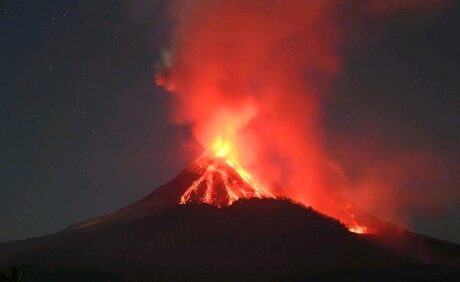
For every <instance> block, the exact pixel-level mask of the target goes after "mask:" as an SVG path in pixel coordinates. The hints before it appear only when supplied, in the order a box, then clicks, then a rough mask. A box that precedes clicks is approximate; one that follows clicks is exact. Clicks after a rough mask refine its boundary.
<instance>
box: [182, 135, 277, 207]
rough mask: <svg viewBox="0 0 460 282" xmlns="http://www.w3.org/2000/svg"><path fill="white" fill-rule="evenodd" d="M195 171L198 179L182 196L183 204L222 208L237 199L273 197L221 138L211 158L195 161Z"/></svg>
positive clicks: (216, 141)
mask: <svg viewBox="0 0 460 282" xmlns="http://www.w3.org/2000/svg"><path fill="white" fill-rule="evenodd" d="M194 171H195V172H196V173H197V174H198V175H199V178H198V179H197V180H196V181H195V182H193V184H192V185H191V186H190V187H188V188H187V189H186V190H185V192H184V193H183V194H182V196H181V198H180V202H179V203H180V204H186V203H190V202H201V203H207V204H211V205H215V206H218V207H222V206H229V205H231V204H232V203H233V202H235V201H237V200H238V199H248V198H274V196H273V195H272V194H271V193H270V192H268V191H267V190H265V189H263V188H261V187H260V186H259V185H258V184H257V183H256V182H255V181H254V180H253V179H252V176H251V175H250V174H249V173H248V172H247V171H246V170H245V169H244V168H243V167H241V165H239V164H238V162H237V161H236V153H235V151H234V150H232V146H231V143H230V142H229V141H228V140H223V139H222V138H220V137H219V138H217V139H216V140H215V142H214V143H213V145H212V152H211V154H210V156H209V155H208V156H203V157H201V158H200V159H199V160H198V161H197V162H196V164H195V168H194Z"/></svg>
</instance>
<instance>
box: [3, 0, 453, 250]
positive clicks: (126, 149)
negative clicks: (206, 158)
mask: <svg viewBox="0 0 460 282" xmlns="http://www.w3.org/2000/svg"><path fill="white" fill-rule="evenodd" d="M165 8H166V5H165V4H164V3H162V1H148V0H139V1H117V0H110V1H109V0H100V1H93V0H82V1H62V0H48V1H19V0H11V1H2V2H0V36H1V47H0V48H1V52H0V128H1V132H0V241H6V240H13V239H19V238H26V237H31V236H37V235H43V234H46V233H51V232H56V231H59V230H62V229H63V228H65V227H66V226H68V225H70V224H72V223H75V222H78V221H81V220H83V219H86V218H89V217H93V216H96V215H100V214H104V213H108V212H111V211H113V210H115V209H118V208H121V207H123V206H125V205H127V204H129V203H131V202H133V201H135V200H137V199H139V198H141V197H143V196H145V195H146V194H148V193H150V192H151V191H152V189H153V188H155V187H157V186H159V185H160V184H162V183H164V182H165V181H167V180H169V179H171V178H172V177H173V176H175V175H176V174H177V173H178V172H179V171H180V170H181V169H183V168H184V165H185V164H187V163H188V162H189V161H190V160H191V157H190V156H188V155H186V154H185V153H184V152H183V150H182V149H181V148H182V147H181V140H185V139H187V137H188V135H189V133H188V131H187V129H186V128H181V127H178V126H175V125H172V124H171V123H169V122H168V111H167V106H168V103H167V102H168V94H167V93H166V92H165V91H164V90H163V89H161V88H159V87H156V86H155V85H154V84H153V82H152V77H153V74H154V72H155V68H154V65H155V62H156V61H158V59H159V57H160V52H161V50H162V48H165V47H167V46H168V38H169V35H170V32H171V23H170V22H169V21H168V19H167V16H166V11H165ZM459 26H460V4H456V5H454V6H453V7H451V8H450V9H448V10H447V11H445V12H444V13H443V14H441V15H440V16H437V17H434V18H431V19H429V20H424V21H422V22H419V21H417V22H412V21H411V20H408V19H404V18H399V19H396V20H394V21H391V22H389V23H388V24H386V26H385V30H384V31H383V32H381V33H380V34H379V35H378V36H366V38H365V39H362V38H360V37H359V34H360V33H356V34H355V35H354V36H356V38H352V39H351V40H348V43H347V45H346V46H344V48H343V56H344V66H343V71H342V72H341V74H340V75H339V77H337V79H336V80H335V81H334V84H333V87H332V92H334V93H336V94H337V95H331V96H333V97H336V98H335V99H334V100H333V101H331V102H330V103H331V105H330V106H329V107H328V111H327V113H326V118H325V121H324V122H325V127H327V128H328V129H329V130H330V131H331V132H335V134H334V135H335V136H337V135H339V136H349V137H350V138H349V139H350V140H355V139H356V138H359V136H360V134H361V132H362V130H363V128H366V124H372V125H373V126H372V128H373V130H374V131H375V132H377V133H375V134H376V135H379V136H380V138H379V140H382V139H383V140H387V139H388V140H391V142H390V143H391V144H393V145H392V148H394V149H393V151H404V150H409V149H411V148H413V147H417V148H421V150H428V151H430V152H432V153H434V154H437V155H439V156H440V158H441V159H442V160H443V162H445V163H446V171H445V172H444V173H445V174H446V175H447V176H446V177H445V178H443V179H447V181H440V182H439V183H436V181H434V183H430V186H429V187H427V188H424V189H439V187H437V185H443V187H444V186H449V187H448V189H447V190H448V191H450V193H452V198H453V199H454V200H453V201H451V202H450V203H449V205H446V206H445V207H444V208H443V210H442V212H436V213H433V216H431V217H429V218H427V217H425V216H420V214H419V213H416V212H414V213H413V214H410V211H409V214H410V215H411V220H410V222H411V227H412V228H413V229H415V230H416V231H418V232H422V233H425V234H429V235H432V236H435V237H438V238H442V239H446V240H451V241H455V242H460V216H459V214H460V201H459V198H458V195H459V193H460V192H459V190H460V187H459V186H458V184H459V179H460V176H458V175H457V174H458V168H459V166H460V150H459V148H458V147H459V146H458V145H459V143H460V128H459V124H460V111H459V110H458V108H459V101H460V100H459V96H460V95H459V92H460V76H459V74H460V37H459V36H458V27H459ZM334 93H333V94H334ZM382 136H383V137H382ZM337 140H338V139H337ZM340 141H341V142H342V141H343V139H340ZM330 142H331V144H332V145H331V146H334V147H337V144H333V143H334V141H330ZM344 143H346V142H344ZM347 146H350V145H349V144H344V148H347ZM370 147H371V148H372V146H370ZM386 152H388V150H386ZM377 155H378V154H377ZM380 157H385V156H380ZM422 186H423V183H422V184H420V187H422ZM442 191H445V189H443V190H442ZM421 193H423V191H422V192H421ZM377 216H378V215H377Z"/></svg>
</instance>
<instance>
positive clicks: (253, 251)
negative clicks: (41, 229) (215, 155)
mask: <svg viewBox="0 0 460 282" xmlns="http://www.w3.org/2000/svg"><path fill="white" fill-rule="evenodd" d="M225 169H230V168H227V167H226V168H225ZM230 172H231V171H230ZM200 175H202V171H201V170H200V169H197V167H196V166H195V165H192V166H190V167H189V168H187V169H186V170H184V171H183V172H182V173H181V174H179V175H178V176H177V177H176V178H174V179H173V180H171V181H170V182H168V183H166V184H165V185H163V186H161V187H159V188H158V189H156V190H154V192H152V193H151V194H150V195H148V196H147V197H145V198H144V199H142V200H140V201H138V202H136V203H133V204H132V205H130V206H128V207H126V208H124V209H121V210H119V211H116V212H114V213H112V214H109V215H106V216H102V217H98V218H95V219H91V220H88V221H85V222H82V223H79V224H76V225H74V226H72V227H70V228H68V229H67V230H64V231H62V232H58V233H56V234H52V235H49V236H44V237H40V238H34V239H29V240H23V241H17V242H9V243H4V244H1V245H0V266H1V267H3V269H5V270H6V271H7V270H8V269H10V268H11V267H12V266H15V267H16V268H17V269H18V271H20V273H21V274H22V277H23V281H280V280H281V281H283V280H284V281H318V280H320V281H337V280H342V281H343V280H350V281H395V280H397V281H401V280H402V281H420V280H424V281H458V280H457V279H458V278H459V277H460V276H459V275H460V271H459V268H458V265H459V263H460V260H459V258H460V246H458V245H455V244H451V243H447V242H442V241H438V240H435V239H432V238H428V237H426V236H422V235H417V234H414V233H411V232H409V231H407V230H403V229H401V228H398V227H394V226H392V225H390V224H386V223H383V222H382V223H381V225H382V226H386V227H385V228H386V229H385V228H382V230H384V231H382V232H381V233H378V235H360V234H355V233H351V232H349V231H348V230H347V228H346V227H345V226H343V225H342V224H341V223H340V222H338V221H337V220H335V219H333V218H330V217H327V216H325V215H322V214H320V213H318V212H316V211H314V210H313V209H311V208H306V207H303V206H301V205H298V204H295V203H293V202H291V201H289V200H280V199H257V198H251V199H241V200H238V201H236V202H234V203H233V204H232V205H230V206H228V207H222V208H218V207H216V206H212V205H208V204H202V203H194V202H192V203H189V204H186V205H178V201H179V199H180V197H181V195H182V194H183V193H184V191H185V190H186V189H187V187H190V185H191V184H193V183H194V181H196V179H197V177H200ZM396 231H398V232H396ZM0 277H1V276H0ZM0 281H1V280H0Z"/></svg>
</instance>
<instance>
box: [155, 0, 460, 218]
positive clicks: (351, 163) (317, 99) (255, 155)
mask: <svg viewBox="0 0 460 282" xmlns="http://www.w3.org/2000/svg"><path fill="white" fill-rule="evenodd" d="M449 6H450V1H373V0H369V1H355V2H353V3H351V4H350V5H348V3H344V2H343V1H332V0H330V1H328V0H325V1H303V0H302V1H295V0H294V1H288V2H286V1H274V0H267V1H211V0H202V1H186V0H184V1H174V2H173V4H172V5H171V7H170V8H171V17H172V21H173V22H174V24H175V29H174V32H173V34H172V40H171V41H172V46H171V51H172V55H173V60H172V64H171V67H170V68H168V69H163V71H162V72H161V73H160V74H158V75H157V77H156V81H157V83H158V84H161V85H163V86H165V88H166V89H168V90H170V92H171V94H172V95H171V119H172V121H173V122H175V123H177V124H180V125H186V126H189V128H190V130H191V132H192V134H193V137H194V140H190V143H193V144H195V145H196V147H203V148H209V147H210V145H211V143H212V141H213V139H214V138H216V135H218V136H219V137H223V138H226V139H230V140H232V143H233V144H234V145H235V147H236V148H237V150H238V156H239V159H240V161H241V163H242V164H243V165H244V166H245V167H246V168H248V170H249V171H251V172H252V173H253V174H254V175H255V177H256V178H257V179H258V180H259V181H260V182H262V183H263V184H264V186H266V187H269V188H270V189H271V190H272V191H273V192H274V193H276V194H278V195H282V196H287V197H290V198H293V199H294V200H297V201H300V202H302V203H305V204H307V205H312V206H313V207H314V208H316V209H318V210H320V211H322V212H324V213H327V214H329V215H331V216H334V217H337V218H339V219H341V220H343V221H345V222H347V221H349V220H350V217H351V215H352V211H350V209H349V204H351V205H352V206H359V207H360V208H364V209H366V210H368V211H370V212H375V213H377V214H380V215H382V216H384V217H387V218H389V219H391V220H394V219H398V221H399V222H405V221H404V220H400V219H404V218H405V214H406V212H407V210H409V209H410V207H416V208H420V209H422V210H423V212H425V211H434V210H439V208H440V206H442V204H443V203H446V202H445V201H448V198H449V193H450V192H452V191H447V190H446V191H443V192H442V193H440V194H439V195H438V194H436V193H435V192H432V190H430V188H429V186H430V185H428V183H430V181H431V182H433V185H440V184H442V183H445V184H446V185H447V184H448V183H447V182H448V179H450V177H451V176H450V174H448V173H444V172H443V169H442V167H443V165H445V163H444V162H443V161H441V160H440V159H439V158H438V157H437V156H436V155H435V154H432V152H430V151H425V150H424V149H420V150H417V149H412V150H406V151H399V150H396V149H392V148H391V146H388V144H389V143H391V142H392V141H391V140H386V139H385V138H377V137H375V136H372V134H369V133H368V132H367V131H362V133H363V135H360V136H359V139H360V140H363V139H364V140H366V139H369V140H370V139H372V138H376V140H378V141H376V142H374V143H372V144H373V145H375V146H364V147H361V148H357V147H356V144H362V142H354V141H356V139H355V138H356V136H353V135H352V134H350V136H347V135H346V134H345V135H338V134H335V133H331V132H326V129H325V128H324V124H323V121H324V118H325V114H326V111H325V107H326V106H327V105H328V103H329V102H330V100H331V99H334V97H333V96H332V95H331V85H332V83H333V81H334V80H335V79H336V78H337V77H338V76H340V75H341V71H342V68H343V55H342V52H343V49H342V48H343V47H344V46H347V44H348V43H349V39H350V38H352V37H353V36H351V35H354V36H355V37H356V36H362V37H367V36H375V35H378V33H379V32H382V30H383V29H384V23H385V21H389V20H391V19H393V18H394V17H400V16H401V15H414V17H416V18H417V20H428V19H429V18H430V17H433V16H437V15H439V14H440V13H441V12H442V11H444V10H445V9H447V8H448V7H449ZM376 19H378V20H376ZM344 25H349V26H360V29H357V30H347V29H346V28H344ZM366 25H368V27H363V26H366ZM382 83H385V82H384V81H382ZM337 95H340V93H339V94H337ZM369 95H372V93H370V94H369ZM326 102H327V103H326ZM331 136H332V137H336V138H337V139H340V140H341V142H337V143H338V144H339V145H337V146H343V150H338V149H337V148H333V149H331V148H330V147H328V146H326V143H328V141H327V140H326V139H327V138H330V137H331ZM340 144H342V145H340ZM376 154H377V155H379V157H378V158H377V157H375V156H376ZM449 166H452V165H449ZM446 179H447V180H446ZM413 185H419V187H422V188H420V189H423V190H424V191H423V192H421V191H420V190H414V189H407V193H401V191H406V190H405V189H406V188H405V187H408V186H413ZM423 187H426V188H423ZM450 187H451V186H450ZM435 195H436V196H435ZM420 203H423V204H420ZM389 211H391V212H389Z"/></svg>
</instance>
